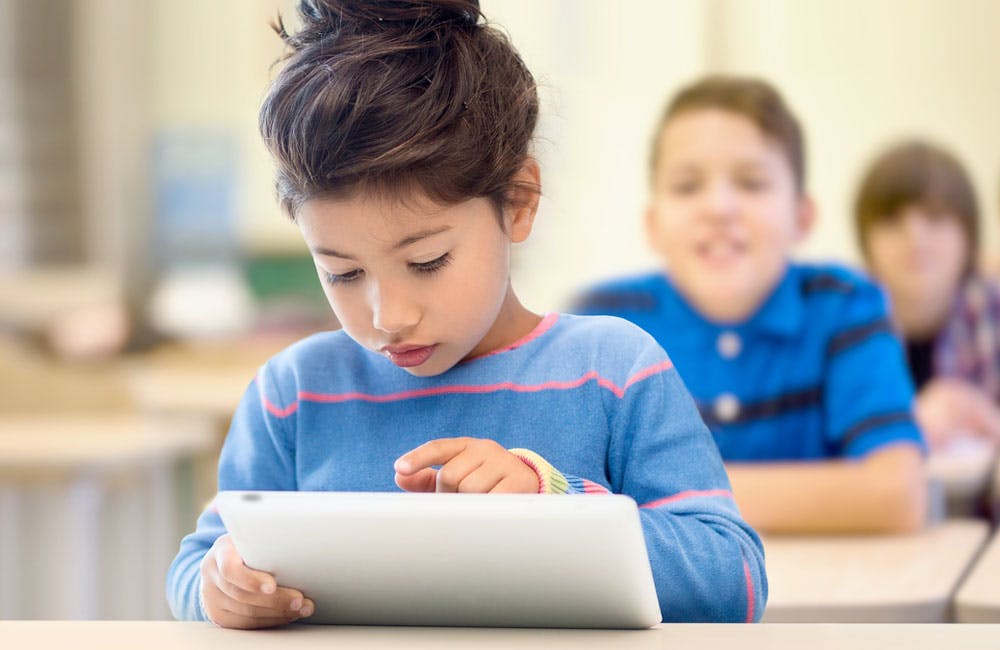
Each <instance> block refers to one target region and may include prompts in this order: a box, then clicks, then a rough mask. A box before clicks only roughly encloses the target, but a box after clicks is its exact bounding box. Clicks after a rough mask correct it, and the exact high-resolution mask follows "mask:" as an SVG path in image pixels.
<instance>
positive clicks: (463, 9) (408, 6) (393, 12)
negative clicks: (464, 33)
mask: <svg viewBox="0 0 1000 650" xmlns="http://www.w3.org/2000/svg"><path fill="white" fill-rule="evenodd" d="M299 16H300V18H301V20H302V29H301V30H299V31H298V32H297V33H296V34H295V35H294V36H291V37H289V36H288V34H287V33H283V34H282V36H283V37H284V38H285V40H286V41H288V42H289V44H290V45H292V46H293V47H301V46H303V45H306V44H308V43H312V42H315V41H319V40H322V39H324V38H326V37H327V36H330V35H335V34H342V33H376V32H384V31H410V30H412V29H414V28H417V27H419V28H422V29H424V30H425V29H428V28H430V29H435V28H440V27H442V26H445V25H451V26H456V27H464V28H472V27H475V26H476V25H477V24H478V23H479V19H480V17H481V16H482V12H481V10H480V8H479V0H301V1H300V2H299Z"/></svg>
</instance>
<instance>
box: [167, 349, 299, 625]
mask: <svg viewBox="0 0 1000 650" xmlns="http://www.w3.org/2000/svg"><path fill="white" fill-rule="evenodd" d="M268 394H270V395H271V397H270V398H268ZM275 402H277V403H279V404H281V403H283V402H281V401H280V398H277V397H276V391H275V389H274V385H273V382H271V381H269V379H268V374H267V370H266V367H265V368H262V369H261V371H260V373H259V374H258V375H257V377H256V378H255V379H254V380H253V381H252V382H251V383H250V386H249V387H248V388H247V390H246V392H245V393H244V395H243V399H242V401H241V402H240V405H239V407H238V408H237V410H236V413H235V415H234V416H233V420H232V424H231V426H230V428H229V434H228V435H227V436H226V442H225V444H224V445H223V447H222V453H221V455H220V458H219V490H294V489H295V488H296V480H295V464H294V458H295V456H294V452H293V450H292V446H291V443H290V442H289V436H287V434H286V432H285V431H284V429H283V428H282V424H283V422H285V420H283V419H280V418H275V417H272V416H271V415H270V414H269V410H273V409H275V408H277V407H276V406H275ZM225 533H226V529H225V526H223V524H222V519H221V518H220V517H219V513H218V511H217V510H216V508H215V507H214V504H209V505H208V507H207V508H206V509H205V511H204V512H202V514H201V516H200V517H199V518H198V524H197V527H196V529H195V531H194V532H193V533H191V534H189V535H187V536H186V537H185V538H184V539H183V540H181V544H180V550H179V551H178V552H177V556H176V557H175V558H174V561H173V563H172V564H171V565H170V569H169V571H168V572H167V602H168V604H169V605H170V611H171V612H172V613H173V615H174V617H175V618H177V619H178V620H187V621H204V620H207V616H206V615H205V612H204V609H203V607H202V602H201V561H202V559H203V558H204V557H205V554H206V553H207V552H208V550H209V549H210V548H211V547H212V544H214V543H215V540H216V539H217V538H219V537H220V536H222V535H224V534H225Z"/></svg>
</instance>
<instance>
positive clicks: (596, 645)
mask: <svg viewBox="0 0 1000 650" xmlns="http://www.w3.org/2000/svg"><path fill="white" fill-rule="evenodd" d="M0 645H3V646H4V647H8V648H27V647H41V648H68V649H72V650H89V649H91V648H93V649H97V648H100V649H101V650H105V649H108V650H114V649H119V648H122V649H125V648H127V649H128V650H133V649H134V648H143V649H144V650H147V649H148V650H158V649H159V648H164V649H166V648H169V649H170V650H175V649H176V648H184V650H198V649H199V648H205V649H210V650H228V649H230V648H232V649H237V648H238V649H240V650H255V649H258V648H281V649H282V650H285V649H292V650H294V649H295V648H322V649H331V648H334V649H335V648H351V649H352V650H353V649H355V648H357V649H360V650H376V649H386V650H388V649H392V650H397V649H399V648H406V649H407V650H451V649H455V650H458V649H461V650H468V649H469V648H477V649H480V648H481V649H485V650H491V649H498V650H499V649H503V650H508V649H509V648H517V649H519V650H529V649H534V648H543V649H548V650H562V649H566V650H570V649H572V650H588V649H591V648H593V649H594V650H617V649H618V648H629V649H632V648H634V649H636V650H654V649H655V650H694V649H697V650H704V649H705V648H740V649H741V650H764V649H768V650H802V649H803V648H808V649H809V650H827V649H833V648H837V649H844V648H849V649H850V650H884V649H885V648H886V647H887V646H888V647H899V648H906V650H932V649H945V650H957V649H961V650H987V649H988V650H996V648H998V647H1000V626H998V625H822V624H816V625H773V624H772V625H662V626H659V627H657V628H654V629H651V630H640V631H635V630H632V631H616V630H538V629H491V628H482V629H475V628H407V627H396V628H392V627H338V626H307V625H301V626H298V625H296V626H290V627H287V628H281V629H275V630H256V631H241V630H223V629H220V628H216V627H214V626H212V625H210V624H207V623H174V622H118V621H84V622H67V621H58V622H51V621H37V622H36V621H0Z"/></svg>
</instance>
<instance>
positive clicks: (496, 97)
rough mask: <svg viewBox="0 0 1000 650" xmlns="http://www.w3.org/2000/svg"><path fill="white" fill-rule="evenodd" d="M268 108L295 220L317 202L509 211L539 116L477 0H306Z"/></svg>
mask: <svg viewBox="0 0 1000 650" xmlns="http://www.w3.org/2000/svg"><path fill="white" fill-rule="evenodd" d="M298 13H299V15H300V17H301V21H302V28H301V29H300V30H299V31H297V32H295V33H294V34H290V33H289V32H288V31H287V30H286V29H285V25H284V23H283V21H282V20H281V18H280V17H279V19H278V21H277V24H276V25H275V26H274V28H275V31H277V32H278V34H279V35H280V36H281V38H282V39H283V40H284V41H285V43H286V45H287V47H288V48H289V52H288V53H287V55H286V56H285V57H284V58H283V59H282V60H283V61H284V67H283V68H282V69H281V71H280V73H279V74H278V76H277V78H276V79H275V80H274V81H273V83H272V84H271V86H270V89H269V91H268V93H267V97H266V98H265V100H264V103H263V105H262V106H261V109H260V132H261V135H262V136H263V138H264V143H265V144H266V145H267V147H268V149H269V150H270V152H271V155H272V156H273V158H274V161H275V164H276V167H277V179H276V186H277V193H278V198H279V199H280V201H281V204H282V206H283V207H284V209H285V211H286V212H287V213H288V214H289V216H291V217H292V218H293V219H294V218H295V213H296V211H297V210H298V208H299V207H300V206H301V205H302V204H303V203H304V202H305V201H307V200H309V199H313V198H344V197H349V196H351V195H353V194H354V193H356V192H359V191H362V192H375V193H381V194H385V195H390V196H397V197H398V196H399V195H400V194H401V193H404V192H407V191H411V190H416V191H419V192H422V193H424V194H425V195H426V196H427V197H428V198H430V199H431V200H433V201H435V202H438V203H442V204H454V203H458V202H461V201H463V200H467V199H470V198H474V197H487V198H489V199H490V200H491V201H492V202H493V204H494V205H495V206H496V207H497V209H498V211H499V210H500V209H502V208H503V207H504V206H506V205H509V204H511V203H512V202H515V201H516V199H515V198H514V197H515V195H519V196H523V192H516V191H515V190H517V189H518V187H520V188H521V189H528V190H530V191H531V192H532V193H533V195H537V193H538V191H539V188H538V187H526V188H525V187H523V186H520V185H518V187H515V186H514V183H513V178H514V176H515V174H516V173H517V172H518V170H519V169H520V167H521V165H522V163H523V162H524V159H525V157H526V156H527V155H528V146H529V143H530V141H531V138H532V134H533V133H534V130H535V123H536V122H537V118H538V93H537V91H536V88H535V81H534V79H533V78H532V76H531V73H530V72H529V71H528V69H527V68H526V67H525V65H524V62H523V61H522V60H521V57H520V56H519V55H518V53H517V51H516V50H515V49H514V47H513V46H512V45H511V43H510V41H509V40H508V39H507V37H506V36H505V35H504V34H503V33H501V32H500V31H498V30H497V29H495V28H493V27H491V26H488V25H486V24H485V23H484V22H483V21H484V19H483V16H482V13H481V12H480V9H479V2H478V0H437V1H431V0H412V1H403V0H353V1H352V0H301V2H300V3H299V7H298Z"/></svg>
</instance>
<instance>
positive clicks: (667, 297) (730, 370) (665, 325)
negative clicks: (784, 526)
mask: <svg viewBox="0 0 1000 650" xmlns="http://www.w3.org/2000/svg"><path fill="white" fill-rule="evenodd" d="M573 311H575V312H577V313H581V314H607V315H612V316H619V317H621V318H625V319H627V320H630V321H632V322H634V323H636V324H637V325H639V326H640V327H642V328H643V329H645V330H646V331H648V332H649V333H650V334H652V335H653V337H654V338H655V339H656V340H657V341H659V343H660V344H661V345H662V346H663V347H664V348H665V349H666V351H667V353H668V354H669V355H670V357H671V358H672V359H673V362H674V364H675V365H676V367H677V369H678V371H679V372H680V375H681V377H682V378H683V380H684V383H685V384H686V385H687V387H688V389H689V390H690V392H691V394H692V395H693V396H694V398H695V400H696V402H697V404H698V409H699V411H700V412H701V415H702V417H703V418H704V420H705V423H706V424H708V426H709V428H710V429H711V431H712V434H713V436H714V437H715V440H716V443H717V444H718V446H719V449H720V451H721V452H722V457H723V459H725V460H727V461H754V460H758V461H764V460H816V459H823V458H833V457H854V458H857V457H861V456H864V455H865V454H867V453H869V452H871V451H873V450H875V449H877V448H880V447H882V446H884V445H888V444H892V443H897V442H911V443H914V444H917V445H921V446H922V445H923V440H922V437H921V434H920V431H919V429H917V427H916V425H915V424H914V422H913V419H912V415H911V402H912V399H913V388H912V384H911V381H910V378H909V375H908V373H907V369H906V364H905V361H904V356H903V351H902V348H901V346H900V344H899V342H898V341H897V339H896V337H895V336H894V334H893V331H892V327H891V324H890V321H889V317H888V312H887V308H886V301H885V298H884V296H883V294H882V291H881V290H880V289H879V288H878V287H876V286H875V285H874V284H873V283H872V282H871V281H870V280H868V279H866V278H865V277H864V276H862V275H860V274H858V273H856V272H853V271H850V270H848V269H846V268H844V267H840V266H835V265H801V264H791V265H790V266H789V267H788V270H787V272H786V274H785V276H784V278H783V279H782V281H781V283H780V284H779V285H778V286H777V288H776V289H775V290H774V292H773V293H772V294H771V296H770V297H769V298H768V299H767V300H766V301H765V302H764V304H763V305H762V306H761V308H760V309H759V310H758V311H757V312H756V313H755V314H754V315H753V316H751V317H750V318H749V319H747V320H746V321H745V322H742V323H738V324H733V325H720V324H716V323H713V322H711V321H709V320H708V319H706V318H705V317H703V316H701V315H700V314H699V313H698V312H696V311H695V310H694V308H693V307H691V306H690V305H689V304H688V303H687V302H686V301H685V300H684V298H683V297H682V296H681V295H680V294H679V293H678V292H677V290H676V288H675V287H674V286H673V285H672V284H671V283H670V280H669V278H668V277H666V276H665V275H663V274H662V273H653V274H648V275H644V276H640V277H633V278H627V279H622V280H617V281H612V282H608V283H605V284H602V285H599V286H597V287H595V288H594V289H592V290H590V291H588V292H587V293H585V294H584V295H583V296H582V298H581V299H580V300H579V301H578V302H577V304H576V306H575V308H574V309H573Z"/></svg>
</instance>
